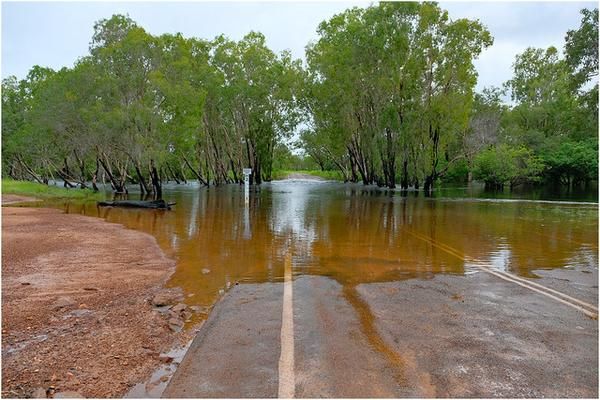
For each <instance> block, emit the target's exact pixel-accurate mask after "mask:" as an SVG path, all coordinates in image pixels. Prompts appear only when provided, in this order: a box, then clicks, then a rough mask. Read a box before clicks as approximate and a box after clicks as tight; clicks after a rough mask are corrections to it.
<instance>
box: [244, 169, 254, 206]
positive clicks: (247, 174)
mask: <svg viewBox="0 0 600 400" xmlns="http://www.w3.org/2000/svg"><path fill="white" fill-rule="evenodd" d="M250 175H252V169H250V168H244V199H245V203H246V206H247V205H248V203H249V202H250Z"/></svg>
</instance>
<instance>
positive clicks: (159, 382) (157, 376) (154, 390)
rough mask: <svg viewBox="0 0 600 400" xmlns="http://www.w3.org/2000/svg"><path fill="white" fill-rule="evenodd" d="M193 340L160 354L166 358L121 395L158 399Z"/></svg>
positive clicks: (127, 397)
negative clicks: (142, 380)
mask: <svg viewBox="0 0 600 400" xmlns="http://www.w3.org/2000/svg"><path fill="white" fill-rule="evenodd" d="M192 341H193V340H190V341H189V343H188V344H186V345H185V346H183V347H176V348H174V349H171V350H170V351H169V352H167V353H163V354H161V355H160V356H159V357H161V358H164V359H165V360H168V361H167V362H165V363H163V364H162V365H161V366H159V367H158V368H157V369H156V370H155V371H154V372H153V373H152V376H150V378H149V379H148V380H147V381H145V382H142V383H138V384H136V385H135V386H134V387H132V388H131V390H130V391H129V392H128V393H127V394H126V395H125V396H123V397H124V398H126V399H158V398H160V397H161V396H162V393H163V392H164V391H165V389H166V388H167V385H168V384H169V381H170V380H171V378H172V377H173V374H174V373H175V371H176V370H177V367H178V366H179V364H181V361H182V360H183V357H184V356H185V354H186V353H187V351H188V349H189V347H190V346H191V344H192Z"/></svg>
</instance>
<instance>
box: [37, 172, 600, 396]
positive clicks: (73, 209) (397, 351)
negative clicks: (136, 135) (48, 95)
mask: <svg viewBox="0 0 600 400" xmlns="http://www.w3.org/2000/svg"><path fill="white" fill-rule="evenodd" d="M482 196H483V197H482ZM164 197H165V200H167V201H169V202H173V201H174V202H177V205H176V206H175V207H174V209H173V210H172V211H153V210H132V209H119V208H98V207H96V205H95V203H77V202H72V201H71V202H55V203H46V204H45V205H46V206H51V207H58V208H61V209H63V210H65V211H66V212H67V213H75V214H84V215H89V216H99V217H102V218H105V219H106V220H107V221H109V222H115V223H120V224H123V225H125V226H127V227H129V228H132V229H136V230H141V231H145V232H147V233H150V234H152V235H153V236H154V237H156V239H157V241H158V243H159V245H160V246H161V248H162V249H163V250H164V251H165V252H166V253H167V255H168V256H170V257H172V258H173V259H175V260H176V265H177V266H176V270H175V272H174V274H173V275H172V276H171V278H170V280H169V282H168V283H167V285H168V286H173V287H176V286H177V287H181V288H182V289H183V290H184V294H185V299H186V300H185V302H186V303H188V305H199V306H204V307H212V306H213V305H214V304H215V303H217V300H219V299H220V298H221V297H222V296H223V294H224V293H225V292H227V291H228V290H229V289H232V290H231V292H230V294H229V295H228V296H225V298H224V299H223V300H222V301H221V302H218V304H217V305H216V308H215V309H214V310H213V311H212V312H211V313H210V315H209V316H208V321H207V323H206V324H205V325H204V326H203V328H202V329H201V330H200V333H199V334H198V335H197V336H196V338H195V340H194V342H193V344H192V345H191V347H190V350H189V351H188V353H187V354H186V356H185V358H184V359H183V361H182V364H181V366H180V367H179V368H178V369H177V372H176V373H175V376H174V377H173V380H172V381H171V382H170V383H169V384H168V386H167V388H166V391H165V392H164V393H163V396H167V397H275V396H277V395H278V394H279V395H281V394H282V393H284V394H285V396H288V397H292V396H298V397H597V393H598V385H597V373H598V371H597V367H593V368H590V367H589V366H590V365H592V366H596V365H597V360H598V324H597V312H598V309H597V304H598V204H597V203H596V202H575V201H553V200H548V199H544V198H542V199H537V200H532V199H531V198H521V199H518V198H489V197H487V196H486V195H485V193H483V194H474V193H472V192H470V191H469V190H449V191H439V192H438V193H437V197H435V198H426V197H423V196H422V194H417V193H411V192H409V193H405V194H402V193H400V192H395V191H385V190H379V189H376V188H366V187H363V186H362V185H346V184H341V183H333V182H316V181H303V180H295V181H294V180H289V181H280V182H273V183H271V184H266V185H263V186H261V187H260V188H252V189H251V192H250V196H249V201H248V204H246V203H245V201H244V192H243V187H240V186H236V185H229V186H223V187H217V188H215V187H210V188H201V187H198V186H192V185H190V186H183V185H172V186H171V185H169V186H168V187H166V188H165V195H164ZM592 200H594V199H592ZM30 205H31V206H36V205H39V204H35V203H31V204H30ZM236 283H242V284H240V285H239V286H238V285H236ZM536 285H537V286H536ZM292 288H293V293H292ZM571 296H572V297H571ZM196 318H205V317H196ZM193 322H196V320H195V321H193ZM541 366H543V367H541ZM147 396H150V393H149V392H146V393H143V395H142V397H147ZM134 397H135V396H134Z"/></svg>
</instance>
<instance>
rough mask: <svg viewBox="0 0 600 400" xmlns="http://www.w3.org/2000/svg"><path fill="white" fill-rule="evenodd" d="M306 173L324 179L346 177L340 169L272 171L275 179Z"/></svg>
mask: <svg viewBox="0 0 600 400" xmlns="http://www.w3.org/2000/svg"><path fill="white" fill-rule="evenodd" d="M294 173H295V174H306V175H312V176H318V177H320V178H323V179H327V180H331V181H343V180H344V177H343V176H342V173H341V172H340V171H337V170H335V171H321V170H316V169H315V170H298V171H292V170H278V171H273V173H272V177H273V180H278V179H285V178H287V176H288V175H289V174H294Z"/></svg>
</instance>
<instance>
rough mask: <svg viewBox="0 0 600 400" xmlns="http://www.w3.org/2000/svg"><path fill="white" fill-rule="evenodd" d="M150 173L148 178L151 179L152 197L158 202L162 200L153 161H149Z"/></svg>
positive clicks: (158, 179) (160, 187) (158, 178)
mask: <svg viewBox="0 0 600 400" xmlns="http://www.w3.org/2000/svg"><path fill="white" fill-rule="evenodd" d="M150 171H151V172H150V178H151V179H152V187H153V189H154V197H155V199H156V200H160V199H162V184H161V182H160V177H159V176H158V172H157V171H156V166H155V165H154V160H150Z"/></svg>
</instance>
